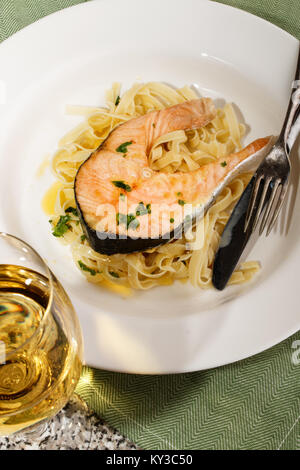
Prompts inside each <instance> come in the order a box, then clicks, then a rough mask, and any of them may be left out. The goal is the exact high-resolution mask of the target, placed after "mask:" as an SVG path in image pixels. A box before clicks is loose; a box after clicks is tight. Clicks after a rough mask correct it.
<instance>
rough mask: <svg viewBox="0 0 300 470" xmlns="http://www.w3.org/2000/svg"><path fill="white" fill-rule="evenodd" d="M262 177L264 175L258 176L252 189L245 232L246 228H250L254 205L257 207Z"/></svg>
mask: <svg viewBox="0 0 300 470" xmlns="http://www.w3.org/2000/svg"><path fill="white" fill-rule="evenodd" d="M262 179H263V175H260V176H257V177H256V180H255V186H254V188H253V191H252V194H251V200H250V203H249V206H248V210H247V215H246V220H245V227H244V232H246V230H247V229H248V226H249V223H250V220H251V218H252V215H253V209H254V207H255V205H256V201H257V195H258V191H259V187H260V183H261V181H262Z"/></svg>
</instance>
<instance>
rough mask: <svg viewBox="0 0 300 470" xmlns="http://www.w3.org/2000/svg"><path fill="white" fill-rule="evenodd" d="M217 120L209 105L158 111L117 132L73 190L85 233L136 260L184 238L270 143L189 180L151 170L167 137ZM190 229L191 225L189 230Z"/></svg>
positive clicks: (97, 245)
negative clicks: (243, 165) (154, 151)
mask: <svg viewBox="0 0 300 470" xmlns="http://www.w3.org/2000/svg"><path fill="white" fill-rule="evenodd" d="M215 116H216V109H215V107H214V104H213V102H212V100H211V99H210V98H201V99H197V100H191V101H187V102H184V103H181V104H178V105H175V106H172V107H170V108H166V109H163V110H161V111H153V112H150V113H148V114H146V115H144V116H141V117H139V118H134V119H131V120H129V121H127V122H125V123H124V124H121V125H119V126H118V127H116V128H115V129H114V130H113V131H112V132H111V133H110V134H109V136H108V137H107V139H106V140H105V141H104V142H103V143H102V144H101V145H100V146H99V147H98V149H96V150H95V151H94V152H93V153H92V154H91V155H90V157H89V158H88V159H87V160H86V161H85V162H84V163H83V164H82V165H81V166H80V168H79V170H78V172H77V174H76V178H75V183H74V191H75V199H76V204H77V208H78V212H79V216H80V220H81V224H82V227H83V230H84V233H85V235H86V237H87V239H88V241H89V243H90V245H91V247H92V248H93V249H94V250H95V251H97V252H99V253H103V254H107V255H112V254H116V253H133V252H137V251H145V250H147V249H149V248H153V247H156V246H159V245H161V244H163V243H167V242H168V241H170V240H172V239H174V238H181V237H182V230H183V227H185V228H186V227H187V226H190V225H191V224H192V223H193V222H194V221H195V219H196V217H199V211H200V210H201V207H205V201H207V200H208V199H209V197H210V196H211V195H212V194H213V192H214V190H215V189H216V188H217V187H218V185H219V184H220V182H222V181H223V180H224V179H225V178H226V177H227V176H228V175H229V174H230V172H232V171H233V170H234V168H235V167H237V166H238V165H239V163H240V162H242V161H243V160H245V159H247V158H248V157H249V156H250V155H252V154H254V153H255V152H257V151H259V150H260V149H262V148H263V147H264V146H266V144H267V143H268V138H265V139H258V140H256V141H255V142H253V143H252V144H250V145H249V146H248V147H246V148H245V149H243V150H242V151H240V152H237V153H235V154H232V155H229V156H227V157H223V158H222V162H221V161H216V162H214V163H210V164H207V165H204V166H202V167H200V168H199V169H197V170H195V171H191V172H176V173H163V172H156V171H153V170H152V169H151V168H150V165H149V159H148V156H149V153H150V151H151V148H152V146H153V144H154V142H155V141H156V140H157V139H158V138H159V137H161V136H162V135H165V134H168V133H170V132H173V131H177V130H189V129H198V128H201V127H203V126H205V125H206V124H208V123H209V122H210V121H211V120H212V119H214V117H215ZM186 224H187V225H186Z"/></svg>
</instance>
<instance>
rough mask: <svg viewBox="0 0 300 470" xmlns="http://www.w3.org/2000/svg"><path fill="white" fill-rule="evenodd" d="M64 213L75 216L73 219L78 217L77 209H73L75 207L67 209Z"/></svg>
mask: <svg viewBox="0 0 300 470" xmlns="http://www.w3.org/2000/svg"><path fill="white" fill-rule="evenodd" d="M65 213H66V214H69V213H71V214H73V215H75V217H78V211H77V209H75V207H68V208H67V209H66V210H65Z"/></svg>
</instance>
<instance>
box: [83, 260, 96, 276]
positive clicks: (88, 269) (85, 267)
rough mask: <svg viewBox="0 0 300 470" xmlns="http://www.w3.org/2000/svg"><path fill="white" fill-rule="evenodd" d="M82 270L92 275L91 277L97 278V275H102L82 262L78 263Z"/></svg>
mask: <svg viewBox="0 0 300 470" xmlns="http://www.w3.org/2000/svg"><path fill="white" fill-rule="evenodd" d="M78 264H79V267H80V269H82V271H86V272H88V273H90V274H91V276H96V274H97V273H100V271H96V270H95V269H92V268H89V267H88V266H87V265H86V264H84V263H83V262H82V261H81V260H79V261H78Z"/></svg>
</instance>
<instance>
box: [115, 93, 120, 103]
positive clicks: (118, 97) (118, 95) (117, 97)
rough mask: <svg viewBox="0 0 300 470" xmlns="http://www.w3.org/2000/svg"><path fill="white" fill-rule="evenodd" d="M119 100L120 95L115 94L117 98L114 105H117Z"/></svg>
mask: <svg viewBox="0 0 300 470" xmlns="http://www.w3.org/2000/svg"><path fill="white" fill-rule="evenodd" d="M120 100H121V98H120V96H119V95H118V96H117V99H116V102H115V105H116V106H118V104H119V103H120Z"/></svg>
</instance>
